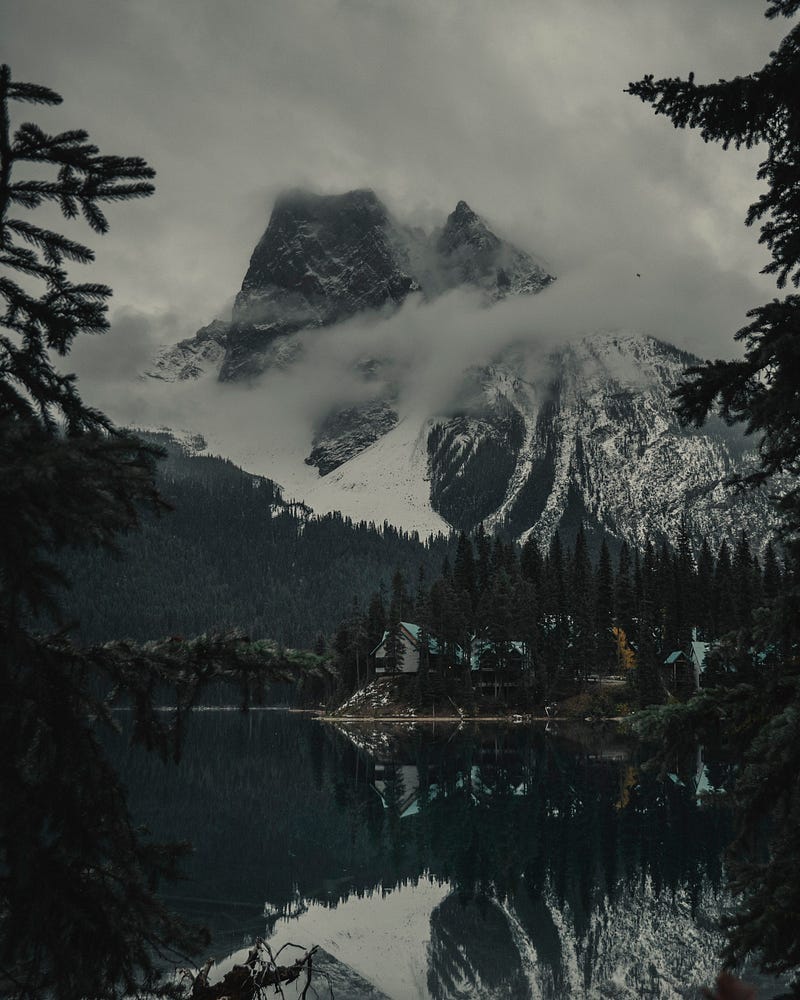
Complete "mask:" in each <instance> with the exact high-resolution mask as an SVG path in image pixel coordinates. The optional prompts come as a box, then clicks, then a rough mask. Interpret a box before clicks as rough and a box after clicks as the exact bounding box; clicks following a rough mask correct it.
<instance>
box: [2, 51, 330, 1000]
mask: <svg viewBox="0 0 800 1000" xmlns="http://www.w3.org/2000/svg"><path fill="white" fill-rule="evenodd" d="M15 102H27V103H30V104H40V105H49V106H57V105H58V104H60V103H61V98H60V97H59V96H58V95H57V94H55V93H54V92H53V91H51V90H49V89H48V88H46V87H43V86H39V85H36V84H28V83H20V82H18V81H15V80H14V79H13V78H12V76H11V71H10V70H9V68H8V67H7V66H3V67H1V68H0V263H2V265H3V268H4V273H3V274H2V275H0V298H2V300H3V302H4V304H5V309H4V312H3V314H2V316H0V324H2V327H3V331H2V333H1V334H0V786H1V787H2V789H3V793H2V795H0V981H2V984H3V985H2V989H3V992H4V994H5V995H6V996H9V997H26V998H34V997H45V996H46V997H52V998H55V1000H74V998H75V997H100V996H102V997H104V998H116V997H122V996H129V995H134V994H136V995H141V993H146V994H149V995H153V996H156V995H164V994H165V993H166V992H169V991H170V990H172V989H173V987H171V986H169V985H168V984H165V982H164V979H163V976H162V974H161V972H160V971H159V969H158V968H157V964H156V956H157V955H159V954H161V955H164V954H166V953H175V952H177V953H179V954H181V953H182V954H187V953H189V952H192V951H194V950H196V949H197V947H198V946H200V945H202V944H203V943H204V942H205V940H206V937H205V935H204V934H203V933H200V932H197V931H196V930H192V929H191V928H188V927H187V926H185V925H184V924H183V923H182V922H181V921H179V920H178V919H177V918H175V917H174V916H173V915H172V914H170V912H169V911H168V909H167V908H166V907H165V906H164V905H163V903H162V902H161V901H160V900H159V898H158V896H157V894H156V893H157V889H158V886H159V883H160V882H161V881H162V880H163V879H165V878H172V877H174V876H175V875H176V873H177V870H178V863H179V860H180V858H181V856H182V855H183V854H184V853H185V848H184V847H181V846H179V845H159V844H153V843H151V842H150V841H149V840H147V839H146V838H145V837H144V836H143V835H142V833H141V831H139V830H138V829H137V828H136V827H135V825H134V823H133V820H132V818H131V816H130V815H129V813H128V809H127V804H126V801H125V794H124V791H123V788H122V786H121V784H120V781H119V779H118V777H117V775H116V774H115V773H114V770H113V768H112V767H111V766H110V764H109V762H108V759H107V757H106V755H105V752H104V750H103V748H102V745H101V741H100V730H101V729H105V730H106V731H108V732H113V731H114V729H115V725H114V719H113V715H112V711H113V707H114V705H115V704H118V703H120V702H123V703H124V704H126V705H127V706H128V707H129V708H130V709H131V717H132V722H133V734H134V739H135V740H136V741H137V742H139V743H141V744H142V745H143V746H145V747H146V748H148V749H151V750H155V751H157V752H159V753H161V754H162V755H163V756H164V757H167V756H170V755H173V756H177V755H178V754H179V752H180V733H181V725H182V720H183V716H184V714H185V712H186V711H187V710H188V709H190V708H191V706H192V704H193V703H194V702H195V700H196V699H197V697H198V695H199V693H200V691H201V690H202V689H203V687H204V686H205V684H206V683H207V682H208V680H209V679H211V678H213V677H214V676H221V677H224V678H228V679H230V680H236V681H237V683H240V684H242V685H245V683H246V682H247V683H249V684H250V686H251V687H253V688H254V689H255V690H254V693H257V691H258V688H259V687H261V686H262V685H263V683H264V680H265V679H266V678H267V677H269V676H271V675H278V674H279V673H280V672H282V671H284V672H285V670H286V668H287V665H288V664H287V654H285V653H283V652H282V651H280V650H279V649H277V647H276V646H275V645H274V644H271V645H267V644H248V643H245V642H243V641H242V640H241V639H240V638H238V637H236V636H228V637H217V638H214V639H207V638H201V639H198V640H195V641H191V642H187V641H184V640H181V639H179V638H177V637H176V638H174V639H172V640H168V641H166V642H163V643H151V644H147V645H146V646H143V647H135V646H133V645H131V644H129V643H125V642H116V643H107V644H106V645H104V646H100V647H97V646H96V647H91V648H88V649H78V648H76V647H75V646H74V645H73V644H72V643H70V641H69V640H68V639H67V638H66V635H65V632H64V631H63V630H62V631H61V632H60V633H59V634H57V635H55V636H44V635H41V634H38V633H34V632H33V631H32V630H31V627H30V621H31V619H32V617H33V616H34V615H36V614H38V613H40V612H42V611H48V612H49V614H50V615H51V617H52V618H53V619H55V620H56V621H59V620H60V617H61V611H60V605H59V585H60V584H61V583H63V582H65V580H64V577H63V575H62V574H61V572H60V570H59V568H58V566H57V561H56V560H57V557H58V556H59V555H60V554H61V553H63V552H64V550H65V549H67V548H71V549H80V548H82V547H87V546H98V545H99V546H108V547H113V546H114V544H115V541H116V538H117V537H118V536H119V534H120V532H123V531H126V530H128V529H132V528H134V527H136V526H137V525H138V523H139V519H140V516H141V513H142V511H150V512H153V511H155V512H159V511H162V510H164V509H166V504H165V503H164V501H163V500H162V499H161V498H160V497H159V495H158V491H157V489H156V486H155V481H154V468H155V461H156V459H157V458H158V456H159V454H160V449H158V448H154V447H152V446H150V445H147V444H145V443H144V442H142V441H140V440H138V439H137V438H136V437H134V436H133V435H130V434H127V433H125V432H123V431H120V430H119V429H117V428H115V427H114V426H113V425H112V424H111V422H110V421H109V420H108V419H107V418H106V417H105V416H104V415H103V414H102V413H100V412H98V411H97V410H95V409H93V408H92V407H90V406H89V405H87V404H86V403H85V402H84V401H83V399H82V398H81V397H80V395H79V393H78V391H77V387H76V381H75V378H74V377H73V376H71V375H68V374H66V375H65V374H62V373H61V372H59V371H58V370H57V369H56V367H55V363H54V358H56V357H58V356H62V357H63V356H64V355H66V354H67V353H68V352H69V350H70V347H71V345H72V343H73V341H74V339H75V337H76V336H78V335H79V334H81V333H84V332H90V333H102V332H104V331H105V330H106V329H107V328H108V319H107V316H106V303H107V300H108V298H109V296H110V294H111V292H110V289H108V288H107V287H106V286H105V285H101V284H97V283H74V282H73V281H72V280H71V278H70V277H69V274H68V273H67V270H66V266H65V262H70V263H72V264H77V265H81V264H88V263H90V262H91V261H92V260H93V253H92V251H91V250H90V249H89V248H88V247H85V246H83V245H82V244H80V243H77V242H76V241H74V240H72V239H69V238H67V237H66V236H64V235H63V234H61V233H58V232H57V231H55V230H52V229H46V228H43V227H42V226H40V225H38V224H37V223H35V222H33V221H31V219H30V218H29V217H23V215H21V214H20V213H25V212H30V211H32V210H36V209H38V208H39V207H40V206H42V205H43V204H44V205H48V204H49V205H52V206H54V207H55V208H56V209H60V210H61V212H62V214H63V215H64V216H65V217H66V218H67V219H74V218H76V217H77V216H78V215H81V216H82V217H83V218H84V220H85V221H86V222H87V223H88V225H89V227H90V228H91V229H92V230H93V231H94V232H95V233H98V234H102V233H104V232H106V230H107V229H108V222H107V220H106V217H105V215H104V214H103V210H102V207H101V206H102V205H104V204H105V203H107V202H118V201H126V200H129V199H132V198H140V197H145V196H147V195H148V194H150V193H151V192H152V190H153V187H152V184H151V183H150V181H151V179H152V177H153V170H152V169H151V168H150V167H149V166H148V165H147V164H146V163H145V162H144V161H143V160H141V159H139V158H137V157H119V156H105V155H101V154H100V152H99V150H98V149H97V147H96V146H94V145H93V144H92V143H91V142H90V141H89V138H88V136H87V134H86V133H85V132H83V131H82V130H77V129H73V130H70V131H67V132H62V133H59V134H58V135H48V134H47V133H45V132H44V131H43V130H42V129H41V128H39V127H38V126H37V125H36V124H34V123H30V122H28V123H25V124H22V125H21V126H19V127H18V128H17V129H16V131H15V132H14V133H13V135H12V134H11V115H10V112H11V105H12V104H13V103H15ZM28 165H30V166H33V167H34V168H35V172H34V173H33V175H32V176H30V177H27V178H26V177H24V176H23V177H19V176H18V170H19V168H20V167H22V168H23V169H24V168H25V167H26V166H28ZM48 171H49V172H48ZM53 174H55V176H53ZM12 213H13V214H12ZM306 662H307V664H308V665H313V664H318V658H317V657H314V656H313V655H311V654H309V656H308V657H307V660H306ZM170 689H171V691H172V698H173V699H174V703H175V704H176V705H177V709H176V711H175V713H174V714H173V715H172V716H171V717H170V716H168V715H166V714H164V713H159V712H157V711H156V708H155V703H154V702H155V696H156V692H157V691H158V692H159V693H160V694H161V695H162V697H163V696H164V693H165V692H169V691H170ZM167 696H168V697H169V695H167Z"/></svg>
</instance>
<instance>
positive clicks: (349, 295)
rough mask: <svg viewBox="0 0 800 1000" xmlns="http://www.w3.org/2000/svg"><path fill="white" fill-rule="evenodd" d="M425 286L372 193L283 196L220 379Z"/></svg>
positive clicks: (251, 271) (256, 255) (257, 254)
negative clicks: (301, 336)
mask: <svg viewBox="0 0 800 1000" xmlns="http://www.w3.org/2000/svg"><path fill="white" fill-rule="evenodd" d="M419 287H420V286H419V284H418V282H417V281H416V279H415V278H414V276H413V275H411V274H409V273H408V271H407V268H406V266H405V260H404V257H403V253H402V243H401V241H400V240H399V239H398V233H397V231H396V230H395V226H394V224H393V222H392V220H391V219H390V217H389V213H388V212H387V210H386V207H385V206H384V205H383V204H382V203H381V202H380V201H379V200H378V198H377V197H376V196H375V194H374V193H373V192H372V191H350V192H348V193H347V194H343V195H312V194H309V193H308V192H304V191H292V192H289V193H288V194H285V195H283V196H282V197H280V198H279V199H278V200H277V201H276V203H275V207H274V208H273V210H272V217H271V218H270V221H269V225H268V227H267V230H266V232H265V233H264V235H263V236H262V237H261V240H260V241H259V243H258V246H257V247H256V248H255V250H254V251H253V256H252V257H251V258H250V267H249V268H248V270H247V274H246V275H245V277H244V281H243V282H242V288H241V291H240V292H239V294H238V295H237V296H236V302H235V304H234V307H233V322H232V324H231V330H230V334H229V337H228V341H227V345H226V352H225V358H224V360H223V363H222V366H221V368H220V376H219V377H220V379H222V380H231V379H240V378H245V377H248V376H252V375H257V374H259V373H260V372H261V371H263V370H264V368H266V367H268V366H269V365H270V364H271V363H273V362H274V361H275V357H276V351H279V350H280V347H281V344H280V341H281V339H283V340H284V342H285V340H286V338H289V337H291V335H292V334H293V333H296V332H297V331H298V330H303V329H309V328H314V327H321V326H331V325H332V324H334V323H338V322H341V321H342V320H344V319H348V318H349V317H351V316H354V315H356V314H357V313H361V312H365V311H367V310H377V311H380V310H392V309H394V308H395V307H396V306H398V305H399V304H400V303H401V302H402V301H403V300H404V299H405V297H406V296H407V295H408V294H409V293H410V292H413V291H419Z"/></svg>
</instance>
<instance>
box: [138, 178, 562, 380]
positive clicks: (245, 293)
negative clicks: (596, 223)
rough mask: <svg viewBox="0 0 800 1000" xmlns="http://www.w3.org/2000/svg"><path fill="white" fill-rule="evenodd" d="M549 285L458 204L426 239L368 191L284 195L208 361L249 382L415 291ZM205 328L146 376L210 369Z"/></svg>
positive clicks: (513, 290)
mask: <svg viewBox="0 0 800 1000" xmlns="http://www.w3.org/2000/svg"><path fill="white" fill-rule="evenodd" d="M553 280H554V279H553V277H552V276H551V275H549V274H547V272H546V271H545V270H544V268H543V267H542V266H541V265H539V264H538V263H537V262H536V261H535V260H534V259H533V258H532V257H531V256H530V255H529V254H527V253H525V252H524V251H522V250H520V249H518V248H517V247H515V246H513V245H512V244H510V243H507V242H505V241H503V240H501V239H499V238H498V237H497V236H496V235H495V234H494V233H493V232H492V231H491V230H490V229H489V227H488V226H487V224H486V223H485V222H484V221H483V219H481V218H480V217H479V216H478V215H476V214H475V213H474V212H473V211H472V209H470V207H469V206H468V205H467V203H466V202H464V201H460V202H459V203H458V205H457V207H456V209H455V211H454V212H452V214H451V215H450V216H448V218H447V221H446V223H445V225H444V227H443V228H442V229H441V230H438V231H435V232H433V233H431V234H426V233H424V232H422V231H421V230H418V229H412V228H410V227H408V226H404V225H402V224H401V223H400V222H398V221H397V220H395V219H393V218H392V216H391V215H390V213H389V211H388V210H387V208H386V206H385V205H384V204H383V203H382V202H381V201H380V199H379V198H378V197H377V196H376V195H375V193H374V192H373V191H369V190H359V191H349V192H347V193H346V194H341V195H316V194H311V193H309V192H307V191H300V190H297V191H289V192H287V193H285V194H283V195H282V196H281V197H279V198H278V199H277V201H276V202H275V205H274V207H273V210H272V215H271V217H270V220H269V225H268V226H267V229H266V231H265V233H264V235H263V236H262V237H261V239H260V240H259V242H258V245H257V246H256V248H255V250H254V251H253V255H252V257H251V258H250V266H249V267H248V269H247V274H246V275H245V277H244V280H243V282H242V287H241V290H240V291H239V294H238V295H237V296H236V300H235V303H234V307H233V315H232V320H231V323H230V325H229V327H228V329H227V330H226V331H225V332H224V334H221V335H220V336H219V337H217V338H216V343H218V345H220V346H221V347H222V348H223V350H222V351H221V352H220V353H218V354H215V356H214V359H213V360H214V362H216V363H217V366H218V368H217V370H218V373H219V378H220V379H221V380H222V381H236V380H239V379H246V378H251V377H253V376H256V375H258V374H260V373H261V372H263V371H264V370H266V369H267V368H274V367H278V368H280V367H285V366H287V365H289V364H291V363H292V361H294V360H296V359H297V357H298V354H299V350H300V348H299V346H298V344H297V342H296V339H295V338H294V337H293V335H294V334H296V333H298V332H299V331H301V330H308V329H315V328H319V327H328V326H333V325H335V324H336V323H340V322H342V321H343V320H346V319H349V318H351V317H352V316H355V315H358V314H361V313H365V312H370V311H371V312H375V313H377V314H379V315H380V314H389V313H391V312H393V311H394V310H395V309H396V308H397V307H398V306H399V305H400V304H401V303H402V302H403V301H404V300H405V299H406V297H407V296H408V295H409V294H411V293H414V292H417V293H420V294H422V295H424V296H425V297H426V298H428V299H431V298H434V297H436V296H437V295H439V294H441V293H442V292H444V291H447V290H449V289H451V288H455V287H458V286H462V285H471V286H475V287H477V288H480V289H481V290H482V291H483V292H484V293H485V296H486V300H487V302H492V301H496V300H497V299H500V298H504V297H506V296H507V295H524V294H533V293H535V292H538V291H541V290H542V289H543V288H545V287H546V286H547V285H548V284H549V283H550V282H551V281H553ZM212 326H214V327H215V329H216V328H217V324H212ZM219 326H220V327H221V326H222V324H219ZM210 329H211V328H210V327H204V328H203V329H202V330H200V331H199V332H198V334H197V335H196V336H195V337H194V338H193V339H190V340H185V341H182V342H181V343H180V344H178V345H176V346H175V347H174V348H168V349H166V350H165V351H163V352H162V353H161V355H160V356H159V358H158V359H157V361H156V363H155V365H154V366H153V368H152V369H151V371H150V372H148V373H147V374H153V375H154V376H155V377H157V378H164V379H167V380H175V379H183V378H191V377H193V374H198V375H199V374H202V373H204V372H205V371H208V370H209V363H208V362H209V360H210V358H209V356H208V354H207V340H208V337H207V331H208V330H210ZM220 333H221V331H220Z"/></svg>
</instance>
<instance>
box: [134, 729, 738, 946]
mask: <svg viewBox="0 0 800 1000" xmlns="http://www.w3.org/2000/svg"><path fill="white" fill-rule="evenodd" d="M579 736H580V738H575V739H571V738H565V737H564V732H563V730H562V735H560V736H559V737H558V738H557V739H552V738H551V737H550V736H546V735H545V734H544V733H542V732H541V731H531V729H530V728H528V727H526V728H524V729H523V728H522V727H517V728H514V729H510V730H506V731H503V730H500V729H489V728H487V727H476V728H474V729H466V728H465V729H464V730H462V731H455V730H453V729H447V728H445V727H437V729H436V731H435V732H433V731H432V730H430V729H426V728H423V727H417V728H416V729H414V730H413V731H412V732H410V733H406V734H404V735H402V736H401V737H399V738H395V737H394V736H392V737H391V738H388V739H387V738H385V737H386V734H385V733H384V738H383V739H381V740H378V741H377V742H375V741H374V740H373V734H370V733H369V732H368V731H366V730H365V729H363V728H359V729H358V730H355V729H354V730H353V735H352V737H350V736H343V735H342V734H341V733H339V732H336V731H334V730H332V729H331V728H330V727H327V726H324V725H323V724H320V723H318V722H315V721H312V720H309V719H307V718H303V717H298V716H292V715H284V714H280V713H275V712H265V713H253V714H251V715H250V716H249V717H244V718H243V717H242V716H241V715H239V714H238V713H207V714H204V715H201V716H199V717H196V718H195V719H193V720H192V723H191V725H190V729H189V733H188V735H187V741H186V749H185V753H184V758H183V761H182V763H181V764H180V765H179V766H178V767H177V768H176V767H171V768H165V767H164V766H163V765H161V764H159V763H158V762H155V761H152V760H149V759H147V758H146V757H145V756H144V755H141V754H137V753H135V752H133V751H125V752H124V753H121V754H120V756H121V757H125V760H124V762H121V763H122V766H123V768H124V770H125V773H126V776H127V781H128V785H129V787H130V790H131V795H132V801H133V805H134V809H135V812H136V815H137V816H138V817H141V819H142V821H144V822H147V823H148V825H149V826H150V827H151V829H152V830H153V834H154V836H155V837H157V838H159V839H168V838H175V839H184V838H187V837H188V838H190V839H191V840H192V841H193V842H194V844H195V855H194V856H193V858H192V859H191V861H190V863H189V866H188V874H189V876H190V877H191V878H192V879H193V880H194V884H191V883H190V884H189V885H188V886H184V887H181V889H180V890H179V891H178V892H177V894H176V893H175V892H174V891H173V898H174V897H175V895H177V896H180V897H181V899H183V900H184V903H183V904H181V905H182V906H183V908H184V909H185V910H186V911H187V912H189V913H190V915H194V916H198V917H202V918H203V919H206V920H209V921H210V922H211V924H212V929H214V924H215V921H218V922H219V926H220V928H221V929H224V928H226V927H228V928H230V932H231V934H232V933H233V931H234V928H235V927H236V926H244V924H245V922H246V921H245V920H244V916H242V914H244V913H248V914H250V916H249V917H248V920H249V921H250V925H249V926H252V928H253V931H254V932H255V933H258V931H259V924H258V921H259V920H260V922H261V923H260V927H261V928H262V929H263V923H264V919H263V917H262V911H263V905H264V902H265V900H269V902H270V904H271V919H273V920H274V918H275V916H276V915H278V914H280V913H282V912H284V911H286V912H288V911H289V910H290V909H291V907H293V906H295V905H297V902H298V900H303V899H316V900H318V901H321V902H323V903H328V904H331V905H334V904H335V903H336V902H338V900H340V899H344V898H346V897H347V896H349V895H350V894H351V893H353V892H356V893H360V892H363V891H367V890H371V889H373V888H375V887H377V886H384V887H391V886H394V885H397V884H398V883H400V882H403V881H406V880H411V881H414V880H416V879H417V878H418V877H419V875H420V874H421V873H422V872H429V873H431V874H432V875H433V876H434V877H435V878H439V879H442V880H448V881H449V882H450V883H451V884H452V885H453V887H454V889H455V890H456V893H457V898H458V899H459V900H460V901H461V902H463V903H464V904H469V907H468V912H465V914H464V918H463V919H464V920H465V921H469V920H472V919H473V916H471V915H470V914H471V913H473V912H476V913H480V906H481V905H482V904H481V902H480V901H481V900H482V899H483V898H484V897H485V898H486V899H487V900H489V899H497V900H500V901H503V900H505V899H509V900H513V902H514V908H515V912H517V913H520V914H526V917H525V925H526V927H528V926H530V928H531V932H533V931H534V930H535V932H536V934H537V936H538V940H539V941H540V944H538V945H537V947H538V948H540V949H542V950H543V954H546V952H547V949H548V947H549V945H548V944H547V941H548V935H551V936H552V933H553V932H552V930H548V929H547V920H546V919H545V916H544V909H543V904H542V899H543V894H544V893H545V892H546V893H548V894H549V895H548V898H550V897H552V899H553V900H554V901H555V902H556V903H557V905H558V906H559V908H560V909H561V910H562V911H564V912H568V913H569V914H570V915H571V920H572V921H573V923H574V932H575V933H576V934H578V935H583V934H585V933H587V931H588V928H589V926H590V922H591V916H592V914H593V913H594V912H595V911H596V910H597V908H598V907H600V906H605V905H607V902H608V901H610V902H611V904H613V901H614V899H615V896H616V894H617V893H618V892H619V891H620V886H622V885H636V884H639V885H642V886H643V885H644V883H645V880H648V879H649V880H650V882H651V884H652V887H653V889H654V890H655V891H656V892H657V893H674V892H675V891H676V890H677V888H678V887H679V886H684V885H685V886H688V887H689V891H690V893H692V894H693V898H695V899H699V897H700V893H701V889H702V887H703V885H704V884H707V883H708V880H709V879H710V880H711V882H712V884H714V885H717V884H718V881H719V878H720V852H721V847H722V844H723V843H724V842H725V829H724V827H725V820H724V816H723V815H722V813H721V811H719V810H716V809H711V808H704V807H701V806H698V803H697V800H696V797H695V796H694V794H693V791H692V788H691V786H690V784H688V783H687V784H685V785H683V786H681V785H679V784H676V783H675V782H674V781H666V782H658V781H655V780H654V779H652V778H647V779H642V778H641V777H637V779H636V780H635V782H632V780H631V771H630V768H631V767H635V766H636V761H635V760H634V761H632V760H630V759H629V755H628V754H627V751H625V752H622V751H623V750H624V748H621V747H620V746H619V745H618V744H616V743H614V742H613V741H609V740H608V739H606V740H605V742H603V738H601V737H598V736H597V735H596V734H595V735H594V736H590V737H587V736H584V735H580V734H579ZM374 750H377V751H378V753H379V754H380V756H378V757H376V755H375V753H374V752H373V751H374ZM376 775H377V778H376ZM381 782H382V787H381V789H379V788H378V787H377V785H378V784H380V783H381ZM623 790H624V798H625V800H626V802H627V804H626V805H625V807H624V808H618V805H619V803H620V801H621V796H622V795H623ZM190 897H198V898H199V897H202V899H203V900H209V901H210V900H217V901H219V904H220V905H219V906H218V907H217V909H216V910H215V909H214V908H213V907H212V909H211V912H209V906H208V904H200V903H199V904H198V905H197V906H196V907H193V904H191V902H190ZM181 899H177V900H176V901H177V902H178V903H181ZM226 901H227V902H229V903H230V904H231V906H233V907H234V909H233V910H231V913H232V916H230V918H229V919H227V922H226V921H224V920H223V919H222V911H223V910H224V905H223V904H224V903H225V902H226ZM184 904H185V905H184ZM452 905H456V904H455V903H454V904H452ZM449 906H450V904H449V903H448V907H449ZM235 907H239V909H235ZM248 907H249V908H250V909H248ZM475 907H477V909H475ZM242 908H243V909H242ZM490 912H491V911H490V910H488V909H486V910H485V913H487V914H489V913H490ZM537 914H539V916H538V917H537ZM487 919H494V918H493V917H491V918H490V917H488V916H487ZM548 919H549V918H548ZM450 933H451V932H448V934H450ZM453 933H454V932H453ZM448 940H450V939H449V938H448V937H447V936H444V937H443V938H442V940H441V941H440V942H439V943H438V944H437V947H440V948H441V949H442V954H443V956H446V955H447V954H449V951H448V943H447V942H448Z"/></svg>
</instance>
